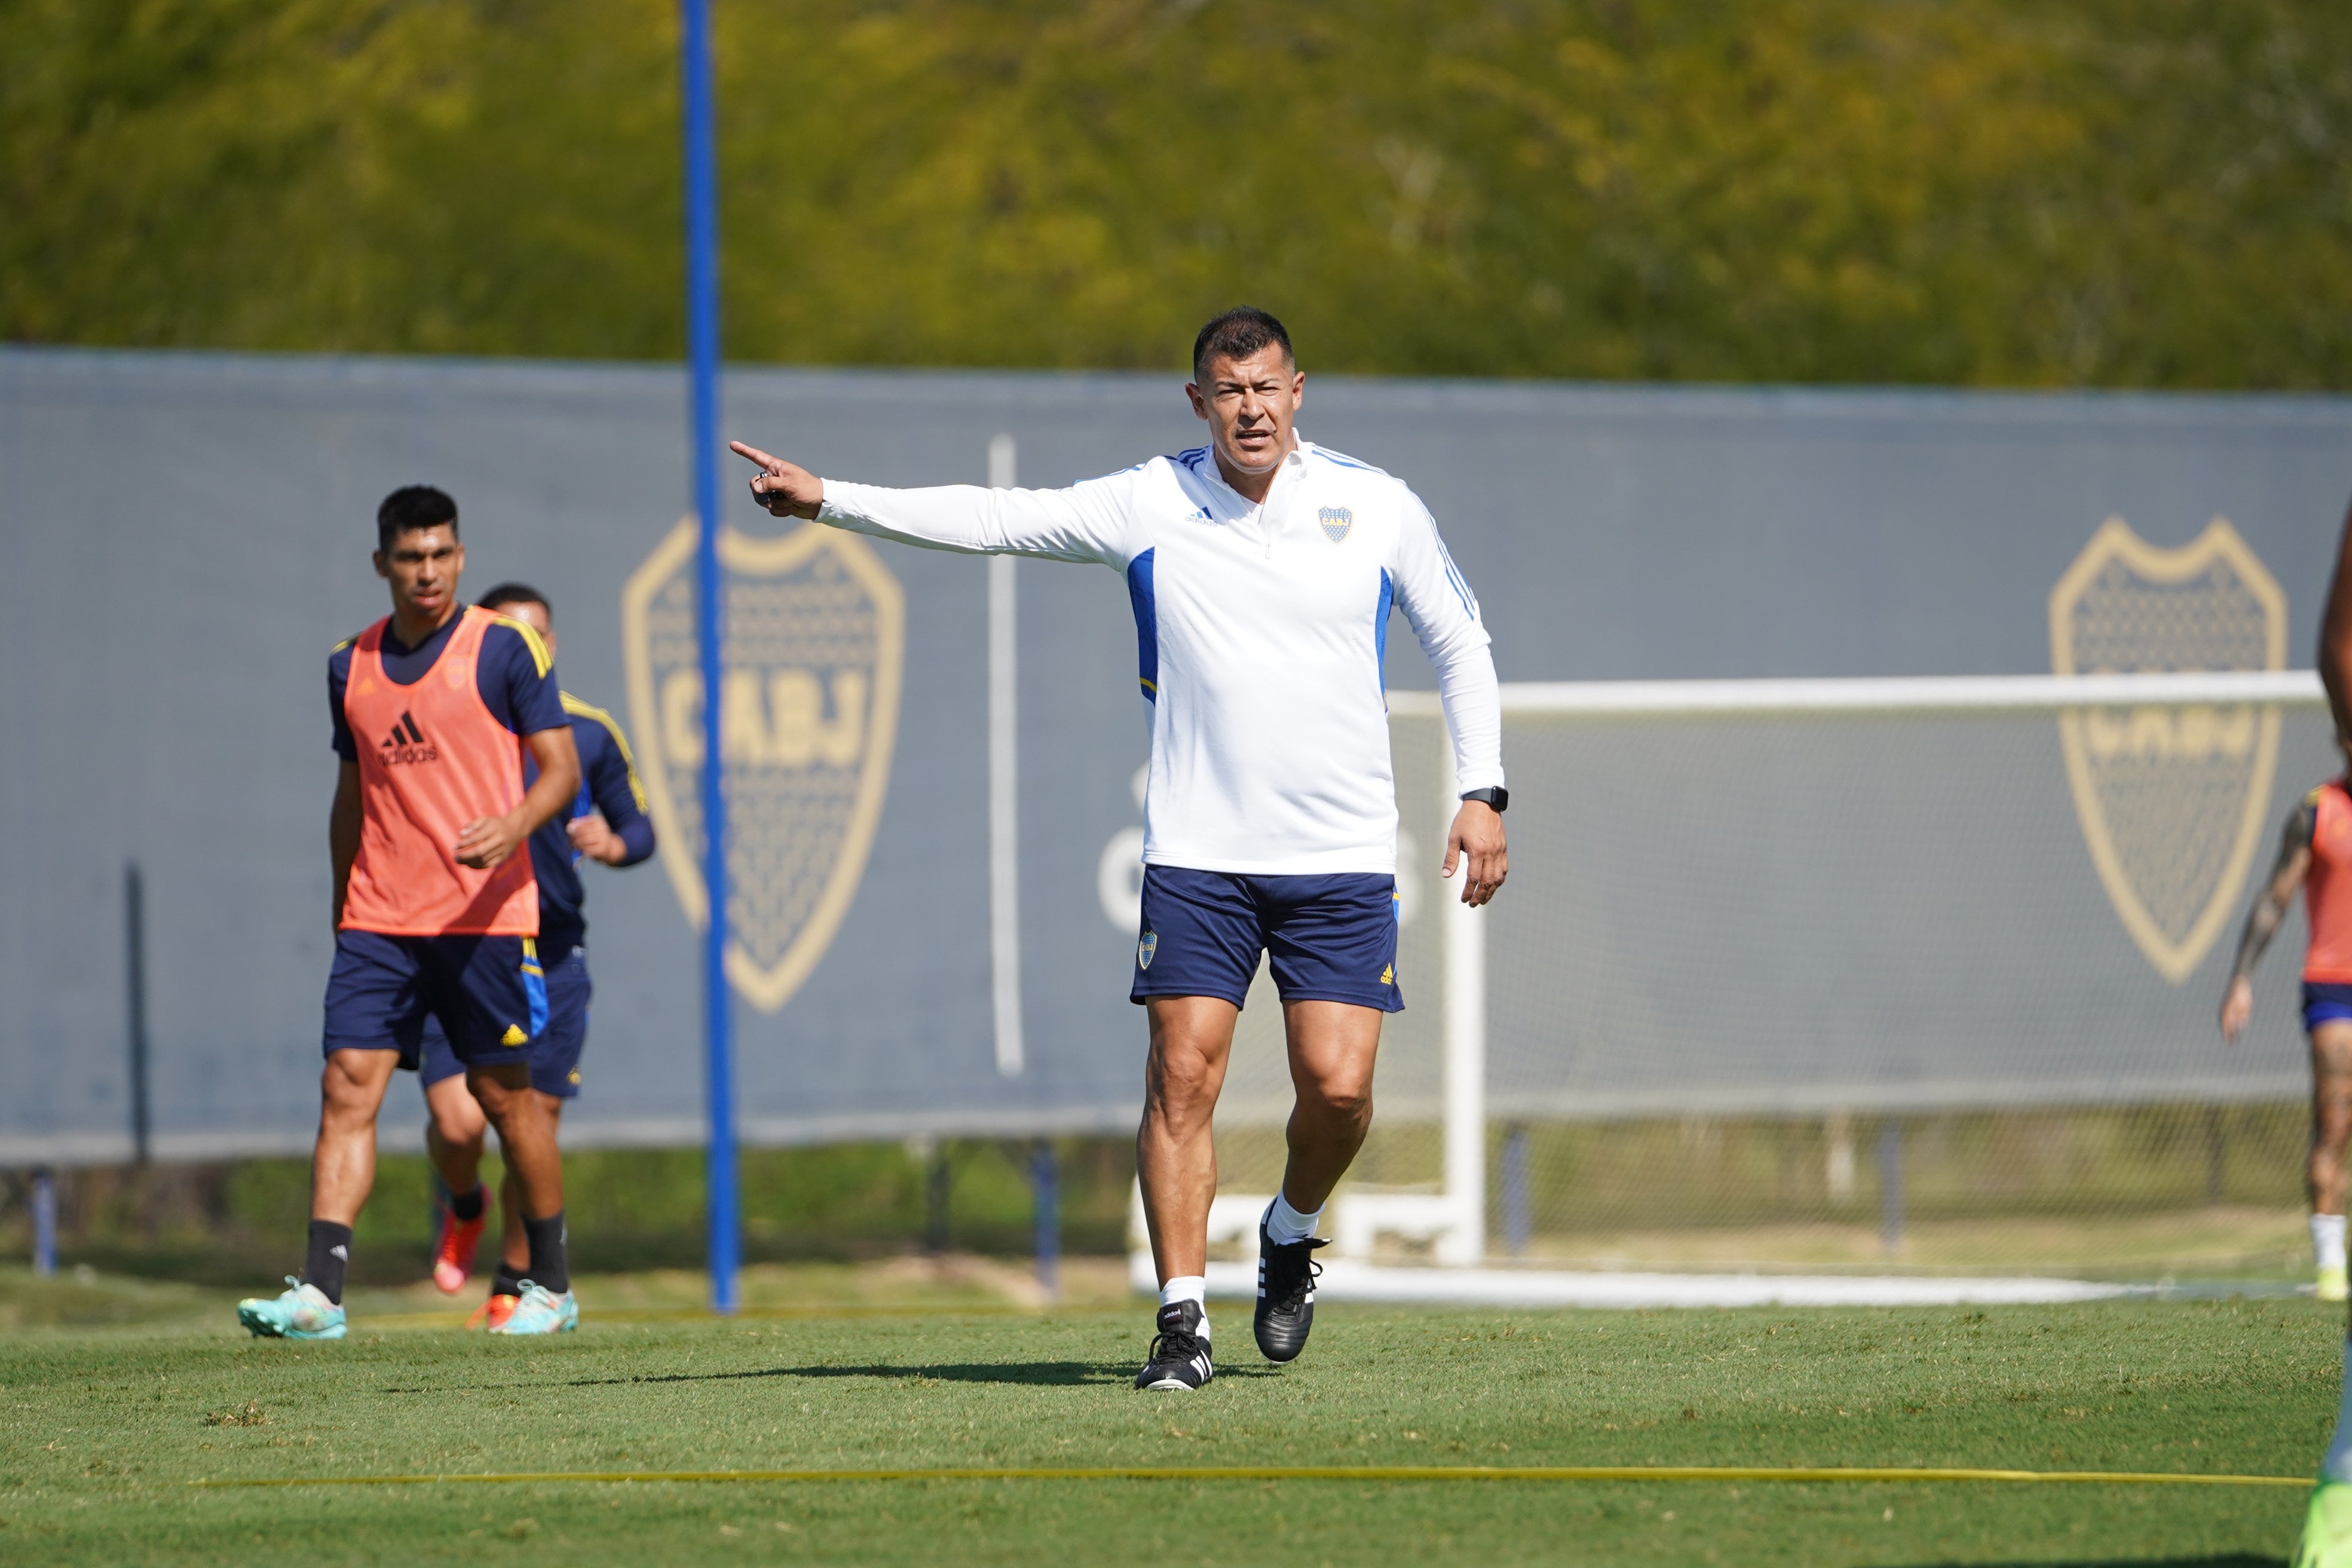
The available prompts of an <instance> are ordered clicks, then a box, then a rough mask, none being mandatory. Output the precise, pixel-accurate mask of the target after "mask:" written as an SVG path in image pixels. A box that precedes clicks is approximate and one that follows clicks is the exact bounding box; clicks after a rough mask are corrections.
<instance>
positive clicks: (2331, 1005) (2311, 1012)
mask: <svg viewBox="0 0 2352 1568" xmlns="http://www.w3.org/2000/svg"><path fill="white" fill-rule="evenodd" d="M2346 1018H2352V985H2342V984H2336V983H2335V982H2333V981H2326V980H2306V981H2305V982H2304V983H2303V1026H2304V1027H2305V1029H2316V1028H2317V1027H2319V1026H2320V1025H2322V1024H2333V1023H2336V1022H2338V1021H2340V1020H2342V1019H2346Z"/></svg>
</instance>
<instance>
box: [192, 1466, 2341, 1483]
mask: <svg viewBox="0 0 2352 1568" xmlns="http://www.w3.org/2000/svg"><path fill="white" fill-rule="evenodd" d="M556 1481H586V1482H593V1483H596V1484H600V1485H602V1484H610V1483H614V1482H638V1481H681V1482H703V1481H734V1482H743V1481H784V1482H789V1481H1994V1482H2041V1483H2045V1484H2061V1485H2083V1484H2104V1485H2108V1486H2206V1487H2308V1486H2311V1485H2312V1484H2313V1482H2312V1480H2311V1478H2310V1477H2308V1476H2226V1475H2166V1474H2162V1473H2159V1472H2156V1471H2133V1470H1979V1469H1949V1468H1946V1469H1937V1468H1918V1469H1906V1468H1888V1467H1859V1466H1856V1467H1821V1468H1784V1469H1773V1468H1766V1467H1763V1466H1751V1465H1095V1466H1071V1467H1025V1466H985V1465H983V1466H972V1467H961V1468H904V1469H873V1470H542V1471H524V1472H518V1473H515V1474H512V1475H498V1474H441V1475H417V1476H262V1477H253V1478H243V1479H207V1480H196V1481H190V1482H189V1483H188V1485H190V1486H192V1487H403V1486H486V1485H487V1486H512V1485H520V1484H528V1483H542V1484H543V1483H548V1482H556Z"/></svg>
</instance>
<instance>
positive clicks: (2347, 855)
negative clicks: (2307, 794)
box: [2303, 779, 2352, 985]
mask: <svg viewBox="0 0 2352 1568" xmlns="http://www.w3.org/2000/svg"><path fill="white" fill-rule="evenodd" d="M2312 798H2313V801H2314V803H2315V805H2316V807H2317V809H2316V811H2315V814H2314V820H2313V822H2312V825H2311V869H2310V870H2309V871H2307V872H2305V874H2304V879H2303V899H2304V909H2305V911H2306V912H2307V913H2308V914H2309V915H2310V917H2311V947H2310V950H2309V951H2308V952H2306V953H2305V955H2304V960H2303V977H2304V978H2305V980H2308V981H2312V982H2315V983H2316V984H2326V985H2344V984H2352V795H2346V794H2345V793H2344V781H2343V780H2341V779H2338V780H2336V782H2335V783H2333V784H2323V785H2321V786H2320V787H2319V788H2318V789H2315V790H2314V791H2312Z"/></svg>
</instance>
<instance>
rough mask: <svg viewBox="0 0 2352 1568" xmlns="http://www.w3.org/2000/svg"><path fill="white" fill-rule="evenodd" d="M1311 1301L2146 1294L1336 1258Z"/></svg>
mask: <svg viewBox="0 0 2352 1568" xmlns="http://www.w3.org/2000/svg"><path fill="white" fill-rule="evenodd" d="M1208 1281H1209V1286H1208V1289H1209V1295H1210V1297H1211V1299H1212V1300H1254V1299H1255V1297H1256V1295H1257V1270H1256V1268H1255V1265H1254V1264H1251V1263H1212V1264H1210V1265H1209V1267H1208ZM1315 1293H1316V1296H1317V1298H1318V1300H1327V1301H1379V1302H1391V1303H1411V1304H1414V1305H1429V1306H1437V1305H1461V1306H1480V1307H1530V1308H1533V1307H1588V1308H1615V1309H1632V1308H1657V1307H1965V1306H1990V1305H2000V1306H2016V1305H2049V1304H2054V1303H2061V1302H2070V1301H2097V1300H2113V1299H2116V1298H2121V1297H2127V1296H2136V1295H2147V1294H2149V1292H2148V1290H2147V1289H2146V1288H2145V1287H2136V1286H2131V1285H2121V1284H2105V1283H2101V1282H2098V1281H2095V1280H2087V1279H2036V1278H2031V1277H2026V1278H1972V1277H1969V1276H1966V1275H1952V1276H1941V1277H1937V1276H1926V1277H1921V1276H1905V1275H1866V1274H1664V1273H1633V1272H1630V1271H1628V1272H1622V1273H1620V1272H1614V1271H1609V1272H1604V1271H1601V1270H1598V1269H1594V1270H1583V1269H1572V1270H1571V1269H1558V1270H1553V1269H1519V1268H1384V1267H1382V1266H1381V1265H1378V1264H1370V1263H1350V1262H1347V1261H1345V1260H1335V1261H1333V1262H1330V1263H1327V1264H1325V1265H1324V1266H1323V1275H1322V1278H1321V1279H1319V1280H1318V1281H1317V1283H1316V1287H1315Z"/></svg>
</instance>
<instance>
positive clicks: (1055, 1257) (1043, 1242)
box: [1029, 1138, 1062, 1301]
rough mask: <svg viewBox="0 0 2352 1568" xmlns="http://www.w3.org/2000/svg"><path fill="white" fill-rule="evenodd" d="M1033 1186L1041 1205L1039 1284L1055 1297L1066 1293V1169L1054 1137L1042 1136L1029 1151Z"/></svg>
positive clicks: (1039, 1209)
mask: <svg viewBox="0 0 2352 1568" xmlns="http://www.w3.org/2000/svg"><path fill="white" fill-rule="evenodd" d="M1029 1185H1030V1188H1031V1190H1032V1194H1033V1195H1034V1198H1035V1200H1036V1205H1037V1215H1036V1218H1037V1285H1038V1288H1039V1289H1042V1290H1044V1291H1045V1299H1046V1300H1049V1301H1050V1300H1058V1299H1059V1298H1060V1296H1061V1294H1062V1171H1061V1164H1060V1163H1059V1162H1058V1161H1057V1160H1056V1159H1055V1154H1054V1141H1053V1140H1052V1139H1051V1138H1040V1139H1038V1140H1037V1144H1036V1147H1035V1148H1034V1149H1032V1150H1031V1151H1030V1152H1029Z"/></svg>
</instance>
